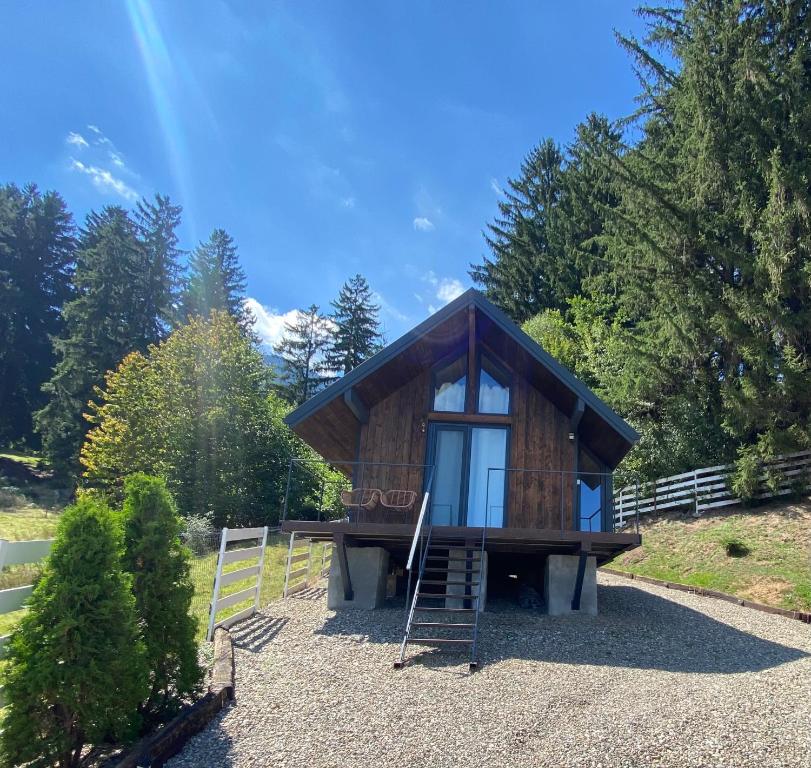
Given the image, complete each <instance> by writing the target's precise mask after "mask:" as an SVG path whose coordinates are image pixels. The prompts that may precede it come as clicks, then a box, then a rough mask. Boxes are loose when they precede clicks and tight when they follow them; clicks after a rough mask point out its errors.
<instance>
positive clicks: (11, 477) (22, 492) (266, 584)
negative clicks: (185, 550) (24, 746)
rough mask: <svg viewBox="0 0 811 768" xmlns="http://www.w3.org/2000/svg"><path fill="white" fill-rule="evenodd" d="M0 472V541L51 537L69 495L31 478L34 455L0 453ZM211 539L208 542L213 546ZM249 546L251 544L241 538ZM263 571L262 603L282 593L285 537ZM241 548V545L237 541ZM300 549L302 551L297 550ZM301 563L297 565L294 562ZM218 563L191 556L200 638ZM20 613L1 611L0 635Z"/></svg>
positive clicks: (230, 589) (13, 576) (232, 588)
mask: <svg viewBox="0 0 811 768" xmlns="http://www.w3.org/2000/svg"><path fill="white" fill-rule="evenodd" d="M2 459H6V460H8V461H7V462H6V463H3V462H2V461H0V465H2V466H0V470H2V469H3V468H5V470H6V471H7V472H8V473H9V474H8V475H4V474H3V473H2V471H0V539H9V540H12V541H24V540H28V539H50V538H53V536H54V534H55V532H56V527H57V525H58V524H59V513H60V512H61V511H62V507H63V504H62V503H61V502H62V500H63V499H66V498H67V497H68V493H67V492H66V491H65V490H64V489H60V488H57V487H54V486H53V485H52V484H51V483H50V482H49V481H48V480H47V479H44V480H38V479H37V478H36V477H33V476H32V473H36V472H38V471H39V470H40V469H41V462H40V460H39V459H38V458H37V457H35V456H21V455H19V454H10V453H0V460H2ZM8 462H13V464H10V463H8ZM214 544H215V543H212V546H214ZM246 544H252V542H246ZM268 544H269V547H268V551H267V556H266V558H265V567H264V569H263V580H262V594H261V603H262V605H266V604H267V603H268V602H270V601H271V600H275V599H277V598H279V597H281V594H282V589H283V585H284V564H285V558H286V557H287V545H288V539H287V537H286V536H285V537H281V536H272V537H271V538H270V539H269V541H268ZM240 546H241V545H240ZM299 548H301V549H299ZM322 549H323V547H322V545H316V546H315V547H314V549H313V564H312V568H311V580H313V581H314V580H315V578H316V576H317V573H318V571H319V570H320V565H321V560H320V558H321V552H322ZM305 550H306V544H305V543H303V542H302V543H301V544H300V545H298V546H297V548H296V551H297V552H299V551H305ZM257 562H258V561H257V560H253V561H245V562H241V563H234V564H233V565H230V566H227V567H226V572H228V571H232V570H238V569H241V568H248V567H250V566H252V565H256V564H257ZM299 565H301V564H299ZM216 567H217V553H216V551H212V552H210V553H209V554H206V555H203V556H201V557H193V558H192V562H191V577H192V582H193V583H194V590H195V591H194V598H193V600H192V613H193V614H194V615H195V616H196V617H197V619H198V635H199V637H200V638H201V639H202V638H203V637H205V632H206V626H207V621H208V606H209V601H210V600H211V592H212V587H213V583H214V574H215V571H216ZM38 572H39V568H38V567H37V566H12V567H11V568H6V569H4V570H3V571H2V573H0V589H8V588H10V587H17V586H21V585H23V584H30V583H31V582H32V581H33V580H34V579H35V578H36V576H37V574H38ZM250 586H252V582H251V580H248V581H241V582H237V583H235V584H229V585H228V586H227V587H225V588H224V589H223V592H222V595H223V597H224V596H226V595H230V594H233V593H234V592H239V591H240V590H243V589H246V588H247V587H250ZM249 605H250V601H245V602H242V603H239V604H237V605H234V606H232V607H229V608H227V609H226V610H224V611H222V612H221V613H220V614H219V615H218V619H223V618H226V617H227V616H230V615H232V614H234V613H237V612H239V611H241V610H243V609H244V608H246V607H248V606H249ZM22 613H23V611H15V612H13V613H8V614H0V635H4V634H6V633H8V632H9V631H11V629H12V628H13V626H14V625H15V624H16V623H17V621H18V620H19V618H20V616H21V615H22Z"/></svg>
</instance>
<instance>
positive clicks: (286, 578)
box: [282, 531, 296, 597]
mask: <svg viewBox="0 0 811 768" xmlns="http://www.w3.org/2000/svg"><path fill="white" fill-rule="evenodd" d="M295 542H296V532H295V531H292V532H291V534H290V546H289V547H288V548H287V567H286V568H285V569H284V589H283V590H282V597H287V587H288V584H289V583H290V559H291V558H292V557H293V547H294V546H295Z"/></svg>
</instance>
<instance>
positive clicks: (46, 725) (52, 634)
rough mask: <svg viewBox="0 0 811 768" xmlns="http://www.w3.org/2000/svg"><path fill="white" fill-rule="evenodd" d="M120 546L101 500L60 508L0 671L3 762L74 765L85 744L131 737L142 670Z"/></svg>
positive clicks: (144, 685) (144, 679)
mask: <svg viewBox="0 0 811 768" xmlns="http://www.w3.org/2000/svg"><path fill="white" fill-rule="evenodd" d="M120 545H121V543H120V536H119V532H118V527H117V526H116V525H115V523H114V520H113V516H112V513H111V512H110V510H109V509H108V508H107V507H106V506H104V505H103V504H101V503H100V502H98V501H95V500H91V499H89V498H87V497H84V498H80V500H79V501H78V502H77V503H76V505H74V506H73V507H69V508H68V509H67V510H65V512H64V513H63V515H62V518H61V520H60V523H59V529H58V531H57V534H56V540H55V541H54V544H53V548H52V550H51V555H50V557H49V558H48V561H47V564H46V566H45V569H44V572H43V575H42V578H41V579H40V580H39V582H38V583H37V585H36V587H35V588H34V593H33V595H32V597H31V600H30V603H29V608H28V611H27V612H26V613H25V615H24V616H23V618H22V619H21V620H20V624H19V625H18V628H17V630H16V631H15V632H14V634H13V635H12V639H11V643H10V648H9V654H8V661H7V667H6V668H5V669H4V671H3V683H4V693H5V697H6V703H7V709H6V712H5V715H4V718H3V731H2V734H0V744H2V757H3V765H8V766H13V765H23V764H25V765H29V764H31V765H58V766H59V768H77V766H79V765H80V763H81V756H82V749H83V747H84V746H85V745H87V744H98V743H102V742H108V741H109V740H111V739H113V740H116V739H118V740H123V739H127V738H129V737H131V736H133V735H135V729H136V727H137V725H138V723H137V720H136V719H135V713H136V710H137V706H138V702H140V701H142V700H143V698H144V697H145V696H146V693H147V669H146V665H145V663H144V648H143V644H142V642H141V640H140V638H139V635H138V628H137V624H136V615H135V599H134V598H133V595H132V591H131V582H130V579H129V577H128V576H127V575H126V574H124V572H123V571H122V570H121V563H120V557H119V548H120Z"/></svg>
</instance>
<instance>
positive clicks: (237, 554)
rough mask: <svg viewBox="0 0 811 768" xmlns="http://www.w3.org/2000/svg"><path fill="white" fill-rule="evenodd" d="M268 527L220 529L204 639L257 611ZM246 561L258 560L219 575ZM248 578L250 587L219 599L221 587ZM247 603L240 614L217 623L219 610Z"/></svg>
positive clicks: (237, 613)
mask: <svg viewBox="0 0 811 768" xmlns="http://www.w3.org/2000/svg"><path fill="white" fill-rule="evenodd" d="M267 540H268V528H267V526H265V527H264V528H223V529H222V534H221V535H220V551H219V555H218V556H217V572H216V574H215V576H214V591H213V593H212V595H211V605H210V607H209V614H208V632H207V633H206V639H207V640H208V641H211V640H212V638H213V637H214V630H215V629H216V628H217V627H230V626H231V625H232V624H236V623H237V622H238V621H242V620H243V619H247V618H250V617H251V616H253V615H254V614H255V613H256V612H257V611H258V610H259V596H260V594H261V591H262V570H263V567H264V564H265V550H266V549H267ZM246 541H248V542H251V541H258V542H259V543H258V545H255V546H249V547H240V548H238V549H229V550H226V547H227V545H228V544H231V543H234V542H237V543H242V542H246ZM249 560H258V561H259V562H258V563H257V564H256V565H249V566H243V567H242V568H238V569H237V570H235V571H229V572H227V573H224V572H223V569H224V568H225V566H227V565H232V564H234V563H244V562H247V561H249ZM245 579H252V580H253V584H252V585H250V586H246V587H245V588H244V589H241V590H239V591H237V592H233V593H231V594H229V595H225V596H220V591H221V590H222V589H223V587H226V586H228V585H229V584H235V583H237V582H238V581H242V580H245ZM248 600H250V601H251V603H250V605H248V606H247V607H246V608H243V609H242V610H241V611H237V612H236V613H233V614H231V615H230V616H227V617H226V618H224V619H220V620H219V621H218V620H217V615H218V614H219V613H220V611H223V610H225V609H226V608H231V607H233V606H235V605H239V604H240V603H245V602H247V601H248Z"/></svg>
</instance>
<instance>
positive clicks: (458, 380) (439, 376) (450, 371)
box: [433, 355, 467, 413]
mask: <svg viewBox="0 0 811 768" xmlns="http://www.w3.org/2000/svg"><path fill="white" fill-rule="evenodd" d="M466 393H467V355H462V357H459V358H457V359H456V360H454V361H453V362H452V363H450V364H448V365H446V366H444V367H442V368H440V369H439V370H437V371H436V372H435V373H434V400H433V402H434V410H435V411H443V412H445V413H464V412H465V395H466Z"/></svg>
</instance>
